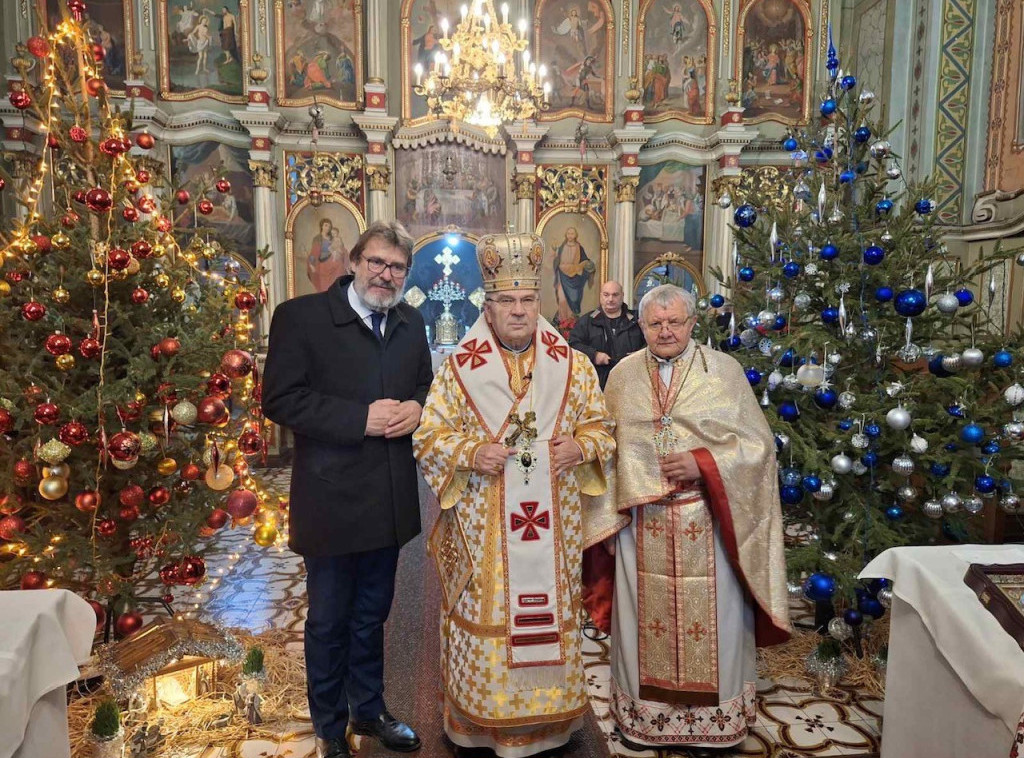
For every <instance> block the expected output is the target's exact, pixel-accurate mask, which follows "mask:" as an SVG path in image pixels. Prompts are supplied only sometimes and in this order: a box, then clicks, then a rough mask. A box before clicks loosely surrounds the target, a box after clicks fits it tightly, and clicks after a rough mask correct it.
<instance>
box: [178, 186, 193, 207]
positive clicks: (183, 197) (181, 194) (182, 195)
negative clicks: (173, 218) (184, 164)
mask: <svg viewBox="0 0 1024 758" xmlns="http://www.w3.org/2000/svg"><path fill="white" fill-rule="evenodd" d="M174 197H175V198H176V199H177V200H178V204H179V205H186V204H187V203H188V201H189V200H191V199H192V197H191V195H189V194H188V190H183V189H181V190H178V191H177V192H175V193H174Z"/></svg>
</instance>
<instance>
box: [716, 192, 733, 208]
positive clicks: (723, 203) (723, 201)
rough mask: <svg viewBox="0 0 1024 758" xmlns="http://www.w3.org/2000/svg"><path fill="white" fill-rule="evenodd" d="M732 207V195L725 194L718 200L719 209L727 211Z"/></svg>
mask: <svg viewBox="0 0 1024 758" xmlns="http://www.w3.org/2000/svg"><path fill="white" fill-rule="evenodd" d="M730 205H732V195H730V194H729V193H728V192H726V193H725V194H723V195H722V196H721V197H719V198H718V207H719V208H722V209H725V208H728V207H729V206H730Z"/></svg>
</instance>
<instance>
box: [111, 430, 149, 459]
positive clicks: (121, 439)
mask: <svg viewBox="0 0 1024 758" xmlns="http://www.w3.org/2000/svg"><path fill="white" fill-rule="evenodd" d="M141 450H142V440H140V439H139V435H137V434H136V433H135V432H118V433H117V434H115V435H114V436H113V437H111V438H110V441H109V442H108V443H107V452H109V453H110V457H112V458H113V459H114V460H116V461H122V462H124V461H130V460H133V459H135V458H138V457H139V452H140V451H141Z"/></svg>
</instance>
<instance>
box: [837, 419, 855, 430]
mask: <svg viewBox="0 0 1024 758" xmlns="http://www.w3.org/2000/svg"><path fill="white" fill-rule="evenodd" d="M838 426H839V428H840V429H842V430H843V431H844V432H848V431H850V430H851V429H853V419H849V418H844V419H843V420H842V421H840V422H839V424H838Z"/></svg>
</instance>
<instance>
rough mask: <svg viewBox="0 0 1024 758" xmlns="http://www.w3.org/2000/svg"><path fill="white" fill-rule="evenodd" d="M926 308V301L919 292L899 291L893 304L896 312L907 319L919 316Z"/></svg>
mask: <svg viewBox="0 0 1024 758" xmlns="http://www.w3.org/2000/svg"><path fill="white" fill-rule="evenodd" d="M927 306H928V300H927V299H926V298H925V296H924V293H923V292H921V290H901V291H900V293H899V294H898V295H896V301H895V302H894V303H893V307H894V308H896V312H897V313H898V314H900V315H901V316H906V317H907V318H910V317H913V316H920V315H921V314H922V313H924V309H925V308H926V307H927Z"/></svg>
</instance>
